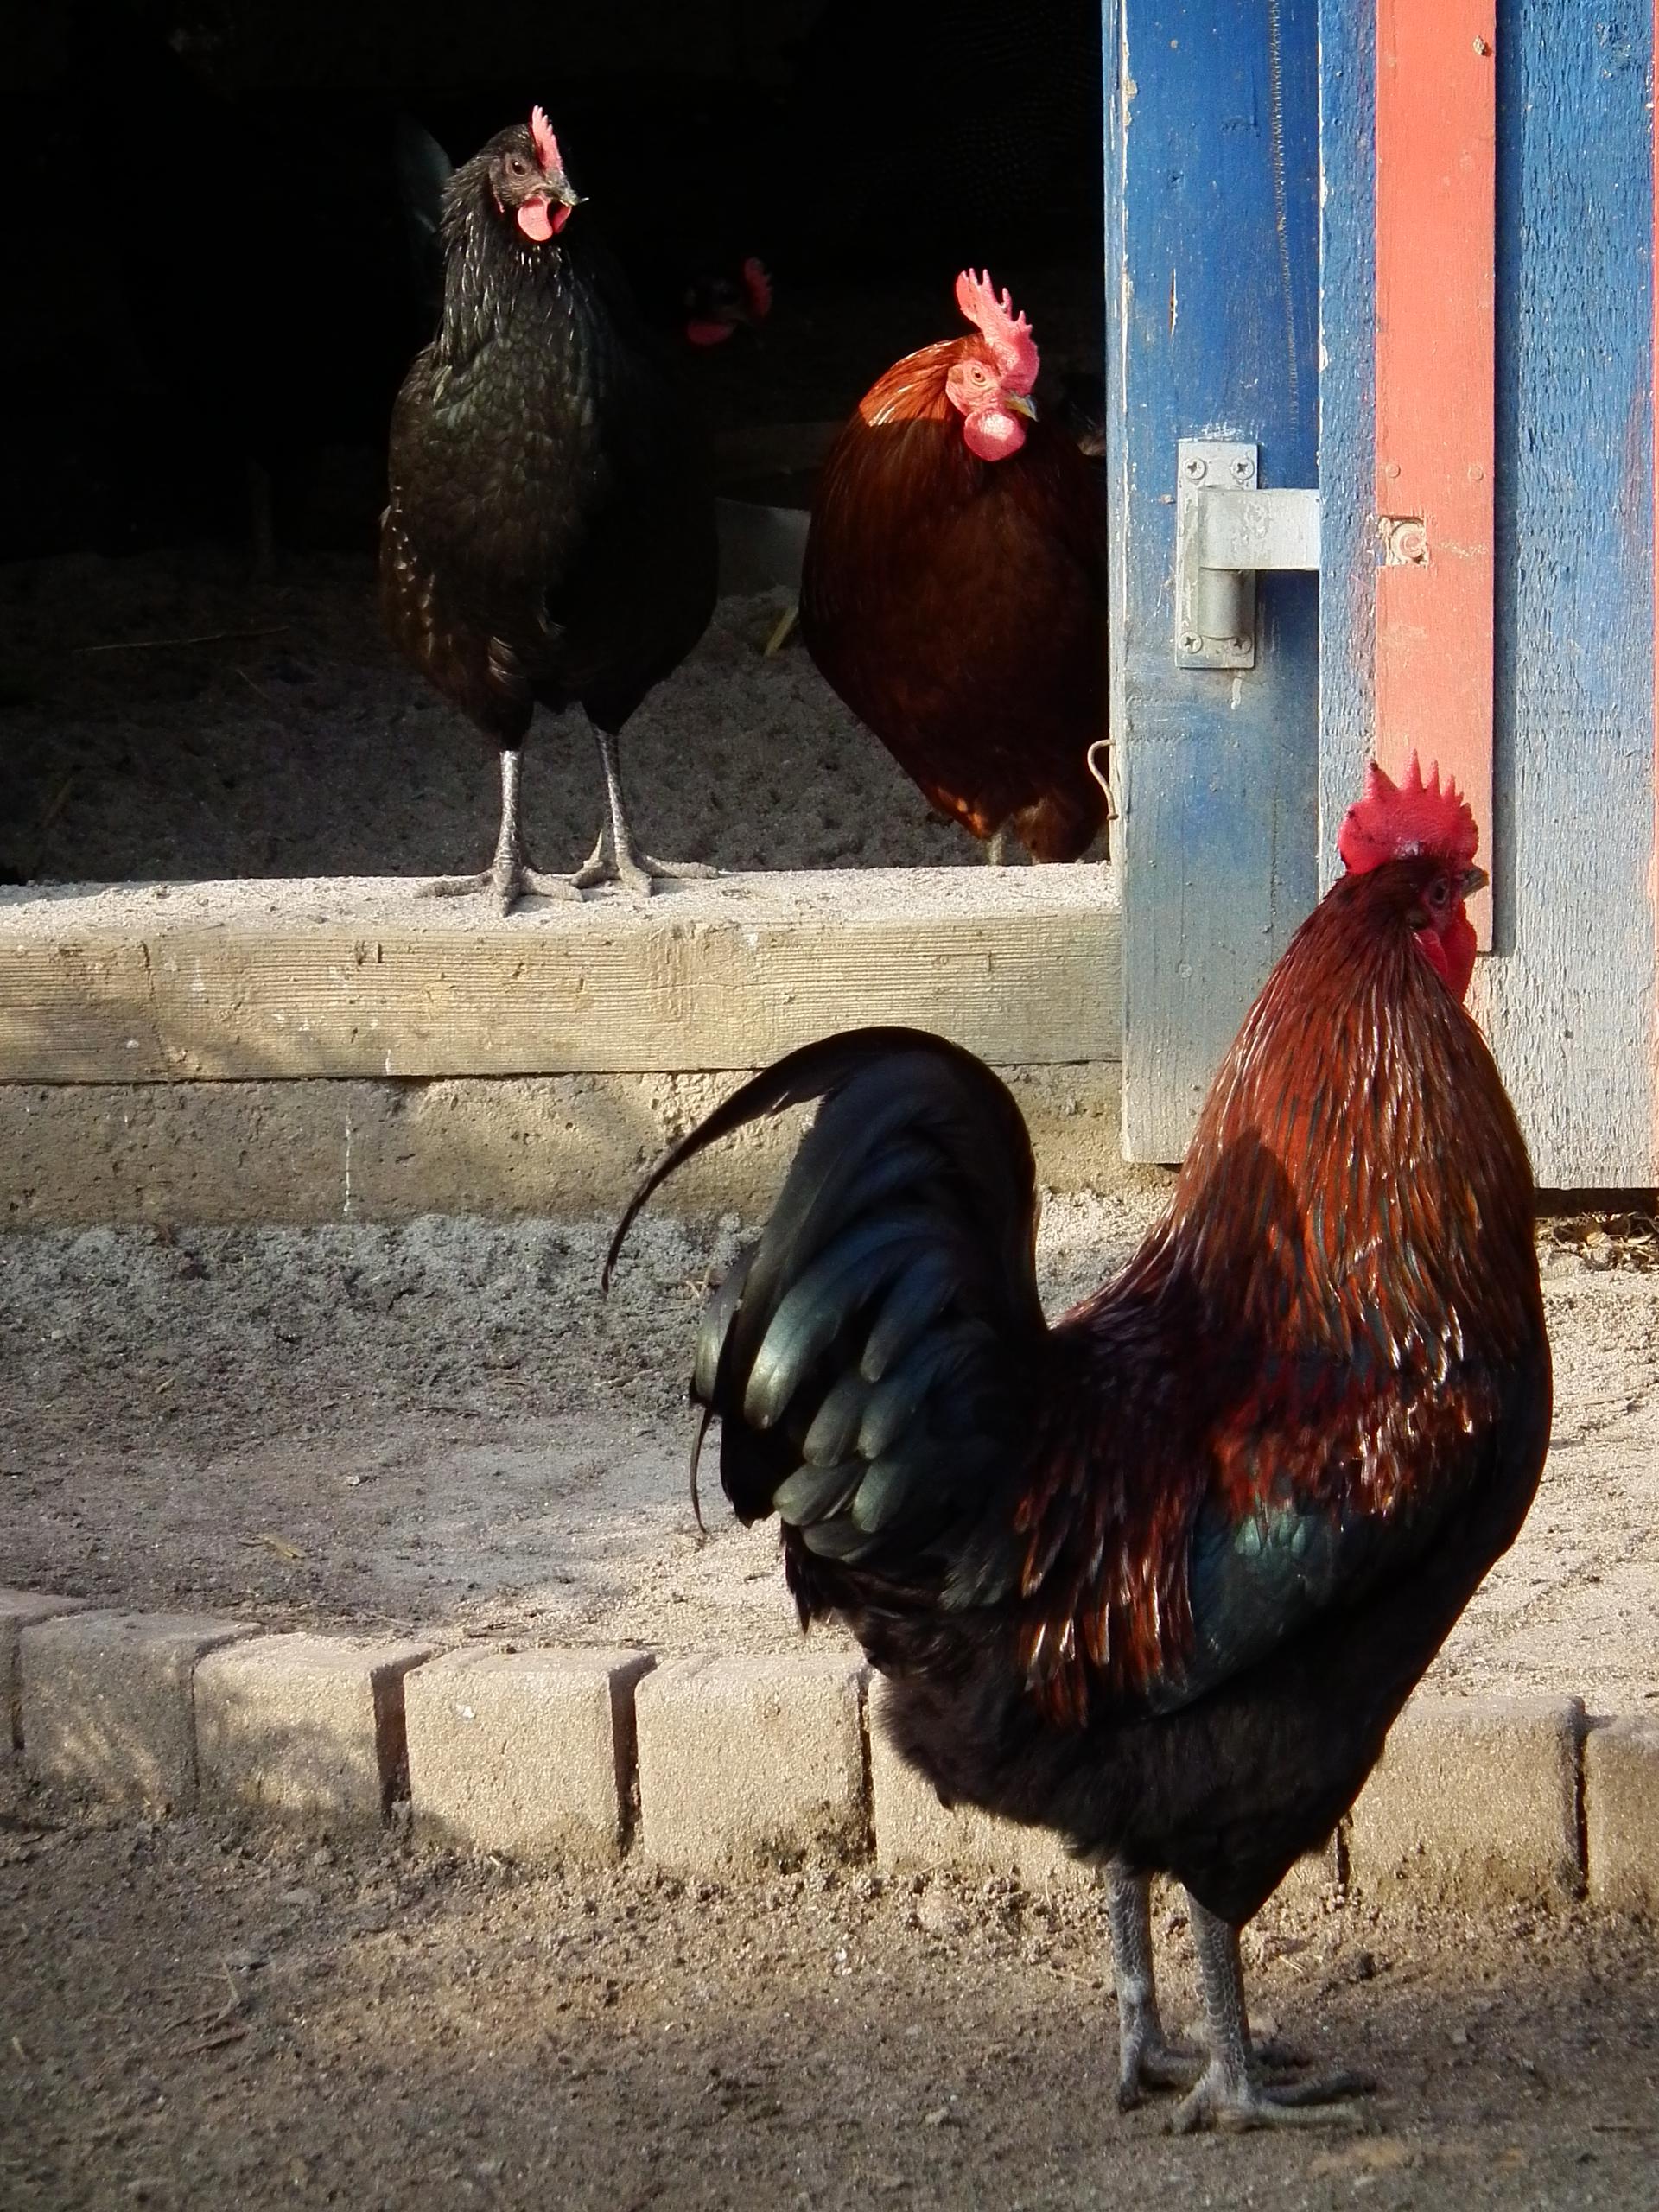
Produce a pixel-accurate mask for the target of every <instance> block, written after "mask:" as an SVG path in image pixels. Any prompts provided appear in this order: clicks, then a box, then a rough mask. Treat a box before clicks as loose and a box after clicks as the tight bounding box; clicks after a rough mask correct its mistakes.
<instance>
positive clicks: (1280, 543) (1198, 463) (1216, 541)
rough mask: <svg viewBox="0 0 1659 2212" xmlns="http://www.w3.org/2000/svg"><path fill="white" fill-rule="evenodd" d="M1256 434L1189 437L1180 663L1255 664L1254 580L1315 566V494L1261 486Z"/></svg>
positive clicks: (1180, 560) (1178, 548)
mask: <svg viewBox="0 0 1659 2212" xmlns="http://www.w3.org/2000/svg"><path fill="white" fill-rule="evenodd" d="M1256 461H1257V454H1256V448H1255V444H1254V443H1253V442H1249V441H1241V440H1237V439H1229V438H1183V439H1182V440H1181V441H1180V443H1179V449H1178V457H1177V476H1176V485H1175V665H1176V666H1177V667H1178V668H1254V667H1255V579H1256V575H1257V573H1258V571H1260V570H1261V569H1318V567H1319V493H1317V492H1305V491H1291V492H1278V491H1275V492H1264V491H1263V490H1262V488H1261V486H1259V485H1258V484H1257V482H1256V480H1255V479H1256Z"/></svg>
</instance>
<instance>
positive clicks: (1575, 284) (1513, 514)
mask: <svg viewBox="0 0 1659 2212" xmlns="http://www.w3.org/2000/svg"><path fill="white" fill-rule="evenodd" d="M1105 20H1106V38H1105V73H1106V93H1107V113H1108V118H1109V137H1108V169H1107V256H1108V272H1107V274H1108V283H1107V300H1108V348H1109V351H1108V363H1109V391H1110V393H1111V402H1112V404H1111V407H1110V410H1109V483H1110V500H1111V530H1112V559H1113V577H1112V592H1113V601H1112V629H1113V635H1112V690H1113V709H1114V734H1115V741H1116V744H1115V774H1116V779H1117V786H1118V803H1119V807H1120V812H1121V817H1122V819H1121V822H1120V824H1119V832H1118V852H1119V855H1120V859H1121V863H1122V870H1123V898H1124V906H1123V1006H1124V1046H1123V1051H1124V1082H1123V1101H1124V1141H1125V1148H1126V1150H1127V1151H1128V1154H1129V1155H1130V1156H1131V1157H1132V1158H1135V1159H1139V1160H1174V1159H1178V1158H1179V1156H1180V1154H1181V1152H1182V1150H1183V1148H1184V1147H1185V1143H1186V1141H1187V1138H1188V1136H1189V1135H1190V1134H1191V1131H1192V1122H1193V1119H1194V1116H1196V1113H1197V1110H1198V1104H1199V1103H1200V1101H1201V1099H1202V1096H1203V1093H1204V1090H1205V1085H1206V1084H1207V1082H1208V1080H1209V1077H1210V1076H1211V1072H1212V1071H1213V1070H1214V1067H1215V1065H1216V1064H1217V1060H1218V1059H1219V1058H1220V1057H1221V1055H1222V1053H1223V1052H1224V1051H1225V1049H1226V1047H1227V1046H1228V1044H1229V1042H1230V1039H1231V1038H1232V1035H1233V1033H1234V1031H1235V1029H1236V1026H1237V1023H1238V1021H1239V1019H1240V1017H1241V1016H1242V1014H1243V1012H1244V1009H1245V1007H1246V1006H1247V1004H1248V1003H1249V999H1250V997H1251V995H1252V994H1253V993H1254V991H1255V988H1257V986H1258V985H1259V984H1260V982H1261V981H1262V977H1263V976H1265V975H1266V973H1267V970H1268V967H1269V965H1270V964H1271V963H1272V962H1273V960H1274V958H1275V957H1277V955H1278V954H1279V952H1280V951H1281V950H1282V949H1283V947H1284V944H1285V943H1286V942H1287V938H1288V937H1289V935H1290V933H1291V931H1293V930H1294V928H1295V926H1296V925H1297V923H1298V922H1299V921H1300V919H1301V918H1302V916H1303V915H1304V914H1305V913H1306V912H1307V910H1308V908H1309V907H1310V906H1312V904H1313V899H1314V898H1315V897H1316V896H1317V894H1318V892H1319V887H1320V884H1321V882H1322V881H1325V880H1328V879H1329V875H1330V873H1331V872H1332V868H1333V867H1334V865H1335V853H1334V845H1335V836H1336V829H1337V825H1338V823H1339V822H1340V820H1341V817H1342V812H1343V810H1344V808H1345V806H1346V805H1347V804H1348V803H1349V801H1350V799H1351V798H1352V796H1353V793H1354V791H1355V790H1356V789H1357V785H1358V781H1359V778H1360V775H1361V773H1362V772H1363V766H1364V762H1365V759H1366V756H1367V753H1368V751H1369V749H1370V741H1371V731H1372V713H1371V690H1370V685H1371V669H1372V654H1373V648H1374V639H1375V630H1374V620H1373V615H1374V594H1375V583H1376V577H1375V569H1376V558H1377V550H1376V516H1375V511H1376V497H1375V483H1374V450H1373V389H1372V373H1371V372H1372V362H1373V358H1374V346H1375V321H1374V315H1375V296H1374V271H1373V264H1372V224H1373V213H1374V202H1373V193H1374V188H1375V169H1374V161H1373V143H1372V127H1373V117H1374V112H1375V54H1376V4H1375V0H1192V4H1181V0H1108V6H1107V11H1106V19H1105ZM1653 58H1654V57H1653V20H1652V10H1651V8H1650V7H1649V6H1648V5H1646V4H1640V5H1638V6H1637V7H1635V8H1632V9H1629V10H1609V9H1608V8H1607V7H1606V6H1605V4H1604V0H1502V4H1501V6H1500V7H1499V9H1498V10H1497V73H1498V76H1497V454H1496V462H1497V467H1496V493H1497V518H1496V524H1497V579H1496V601H1497V603H1496V610H1495V613H1496V634H1495V647H1496V651H1495V679H1494V680H1495V731H1494V769H1495V794H1494V797H1495V822H1494V836H1495V842H1496V844H1497V848H1498V868H1497V886H1498V904H1497V912H1496V916H1495V940H1494V950H1493V953H1492V956H1491V958H1490V959H1485V958H1484V959H1483V960H1482V961H1481V962H1480V963H1479V969H1478V974H1477V977H1476V982H1475V988H1474V991H1473V994H1472V996H1471V1005H1472V1007H1473V1008H1474V1011H1475V1012H1476V1014H1477V1015H1478V1018H1479V1019H1480V1020H1481V1022H1482V1024H1483V1026H1484V1028H1485V1030H1486V1032H1487V1034H1488V1036H1489V1037H1490V1039H1491V1043H1492V1046H1493V1050H1494V1052H1495V1053H1496V1054H1497V1060H1498V1064H1499V1066H1500V1068H1501V1069H1502V1071H1503V1077H1504V1080H1505V1082H1506V1083H1507V1084H1508V1086H1509V1089H1510V1094H1511V1096H1513V1097H1514V1099H1515V1102H1516V1108H1517V1110H1518V1111H1519V1113H1520V1116H1521V1119H1522V1125H1523V1127H1524V1128H1525V1129H1526V1131H1527V1135H1528V1138H1529V1143H1530V1144H1531V1147H1532V1150H1533V1157H1534V1162H1535V1166H1536V1169H1537V1172H1538V1175H1539V1179H1540V1181H1541V1183H1542V1184H1544V1185H1547V1186H1553V1187H1556V1188H1570V1187H1579V1188H1584V1187H1591V1186H1604V1187H1626V1188H1628V1187H1630V1186H1649V1187H1650V1186H1652V1185H1654V1184H1655V1183H1656V1182H1659V1135H1656V974H1655V968H1656V925H1655V910H1654V897H1655V891H1654V888H1653V885H1652V874H1653V870H1654V867H1655V859H1654V855H1655V730H1654V589H1653V578H1654V544H1653V448H1654V419H1653V379H1654V364H1653V358H1652V327H1653V291H1652V283H1653V251H1654V239H1653V169H1652V160H1653V156H1652V137H1651V132H1652V110H1651V105H1650V102H1651V98H1652V77H1653ZM1425 281H1427V282H1432V281H1433V276H1432V271H1430V270H1426V271H1425ZM1206 434H1211V435H1228V436H1235V437H1248V438H1253V439H1255V441H1256V442H1258V444H1259V445H1260V447H1261V449H1262V471H1261V480H1262V482H1263V483H1264V484H1267V485H1294V484H1313V483H1315V482H1317V483H1318V484H1319V487H1320V492H1321V505H1322V518H1321V521H1322V537H1323V545H1322V560H1323V568H1322V573H1321V576H1320V578H1319V583H1318V586H1317V588H1316V586H1315V583H1314V581H1313V579H1312V578H1307V577H1281V578H1276V579H1274V580H1272V581H1271V582H1267V583H1266V584H1265V585H1264V588H1263V591H1262V620H1261V623H1260V632H1259V649H1258V658H1257V664H1256V667H1255V670H1254V671H1251V672H1249V674H1244V675H1239V676H1231V675H1226V674H1219V673H1216V672H1212V671H1184V670H1180V669H1178V668H1177V667H1176V665H1175V660H1174V646H1173V569H1174V516H1175V507H1174V494H1175V478H1176V443H1177V441H1178V439H1179V438H1181V437H1189V436H1194V435H1206Z"/></svg>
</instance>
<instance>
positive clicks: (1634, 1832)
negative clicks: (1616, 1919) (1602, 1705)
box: [1584, 1718, 1659, 1911]
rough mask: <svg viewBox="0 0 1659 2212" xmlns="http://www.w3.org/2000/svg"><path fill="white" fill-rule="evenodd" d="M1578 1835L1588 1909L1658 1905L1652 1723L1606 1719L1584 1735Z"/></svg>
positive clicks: (1657, 1755) (1658, 1764) (1656, 1760)
mask: <svg viewBox="0 0 1659 2212" xmlns="http://www.w3.org/2000/svg"><path fill="white" fill-rule="evenodd" d="M1584 1833H1585V1845H1586V1851H1585V1856H1586V1859H1587V1860H1588V1862H1589V1863H1588V1865H1587V1866H1586V1877H1587V1879H1588V1885H1589V1891H1590V1897H1591V1901H1592V1904H1604V1905H1611V1906H1614V1907H1616V1908H1617V1909H1618V1910H1624V1911H1629V1910H1637V1911H1641V1910H1649V1911H1651V1910H1653V1909H1654V1908H1656V1907H1659V1720H1653V1719H1639V1718H1632V1719H1628V1720H1611V1721H1607V1722H1605V1723H1603V1724H1601V1725H1600V1726H1597V1727H1593V1728H1592V1729H1591V1731H1590V1732H1589V1734H1588V1735H1587V1736H1586V1738H1585V1739H1584Z"/></svg>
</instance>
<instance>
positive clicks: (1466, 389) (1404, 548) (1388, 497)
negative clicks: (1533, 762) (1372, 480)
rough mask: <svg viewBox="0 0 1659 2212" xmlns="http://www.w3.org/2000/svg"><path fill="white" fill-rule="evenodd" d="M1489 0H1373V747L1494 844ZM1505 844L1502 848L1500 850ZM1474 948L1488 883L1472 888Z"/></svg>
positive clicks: (1482, 934) (1485, 850)
mask: <svg viewBox="0 0 1659 2212" xmlns="http://www.w3.org/2000/svg"><path fill="white" fill-rule="evenodd" d="M1494 12H1495V0H1377V9H1376V514H1377V521H1378V529H1379V532H1380V536H1381V540H1382V543H1381V549H1380V553H1381V563H1382V565H1381V566H1380V567H1379V568H1378V569H1377V571H1376V752H1377V758H1378V759H1379V760H1380V761H1381V762H1382V764H1383V766H1384V767H1385V768H1387V769H1388V770H1389V772H1391V773H1394V774H1396V775H1397V774H1398V772H1399V771H1400V770H1401V769H1402V768H1403V766H1405V763H1406V761H1407V760H1408V759H1409V757H1410V756H1411V754H1412V753H1417V754H1418V755H1419V756H1420V757H1421V761H1422V764H1423V766H1424V767H1425V768H1427V766H1428V764H1429V763H1430V761H1431V760H1437V761H1438V762H1439V764H1440V767H1441V769H1442V771H1446V772H1450V773H1451V774H1452V776H1453V777H1454V778H1455V779H1456V780H1457V782H1458V784H1459V786H1460V788H1461V789H1462V791H1463V793H1464V796H1465V798H1467V799H1468V800H1469V803H1470V804H1471V806H1472V807H1473V808H1474V810H1475V819H1476V820H1477V822H1478V823H1479V824H1480V850H1481V855H1482V858H1483V860H1484V863H1485V865H1486V867H1487V868H1488V869H1489V870H1492V869H1493V868H1494V859H1493V849H1492V702H1493V690H1492V618H1493V606H1492V575H1493V563H1492V524H1493V507H1492V480H1493V462H1494V448H1495V438H1494V408H1495V403H1496V381H1495V358H1496V357H1495V352H1494V320H1493V318H1494V309H1495V272H1496V245H1497V230H1496V213H1497V210H1496V197H1495V189H1494V177H1495V148H1496V127H1497V67H1496V64H1495V56H1494V53H1493V45H1494V37H1495V32H1494V26H1493V16H1494ZM1500 857H1501V856H1500ZM1470 912H1471V919H1472V920H1473V922H1474V924H1475V927H1476V931H1477V932H1478V938H1479V943H1480V945H1481V947H1482V950H1491V942H1492V901H1491V892H1490V891H1487V892H1484V893H1482V894H1481V895H1480V897H1479V898H1478V899H1472V900H1471V902H1470Z"/></svg>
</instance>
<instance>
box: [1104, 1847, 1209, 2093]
mask: <svg viewBox="0 0 1659 2212" xmlns="http://www.w3.org/2000/svg"><path fill="white" fill-rule="evenodd" d="M1106 1909H1107V1918H1108V1923H1109V1926H1110V1929H1111V1933H1112V1979H1113V1980H1114V1982H1115V1983H1116V1987H1117V2107H1118V2110H1119V2111H1120V2112H1132V2111H1133V2110H1134V2109H1135V2106H1136V2105H1138V2104H1141V2103H1143V2102H1144V2101H1145V2100H1146V2097H1147V2094H1148V2093H1149V2092H1150V2091H1153V2090H1156V2089H1190V2088H1192V2084H1193V2083H1194V2082H1196V2081H1197V2080H1198V2077H1199V2075H1201V2074H1202V2073H1203V2072H1204V2062H1205V2055H1204V2053H1203V2052H1202V2051H1201V2050H1194V2049H1193V2048H1192V2046H1191V2045H1190V2044H1180V2043H1173V2042H1172V2041H1171V2039H1170V2038H1169V2037H1168V2036H1167V2035H1166V2034H1165V2032H1164V2023H1163V2018H1162V2016H1161V2014H1160V2012H1159V2010H1158V1984H1157V1980H1156V1977H1155V1975H1154V1971H1153V1962H1152V1884H1151V1880H1150V1878H1148V1877H1147V1875H1145V1874H1137V1873H1133V1872H1130V1870H1129V1869H1128V1867H1127V1866H1123V1865H1122V1864H1121V1863H1115V1864H1114V1865H1113V1866H1112V1867H1111V1870H1110V1874H1109V1882H1108V1887H1107V1907H1106Z"/></svg>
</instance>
